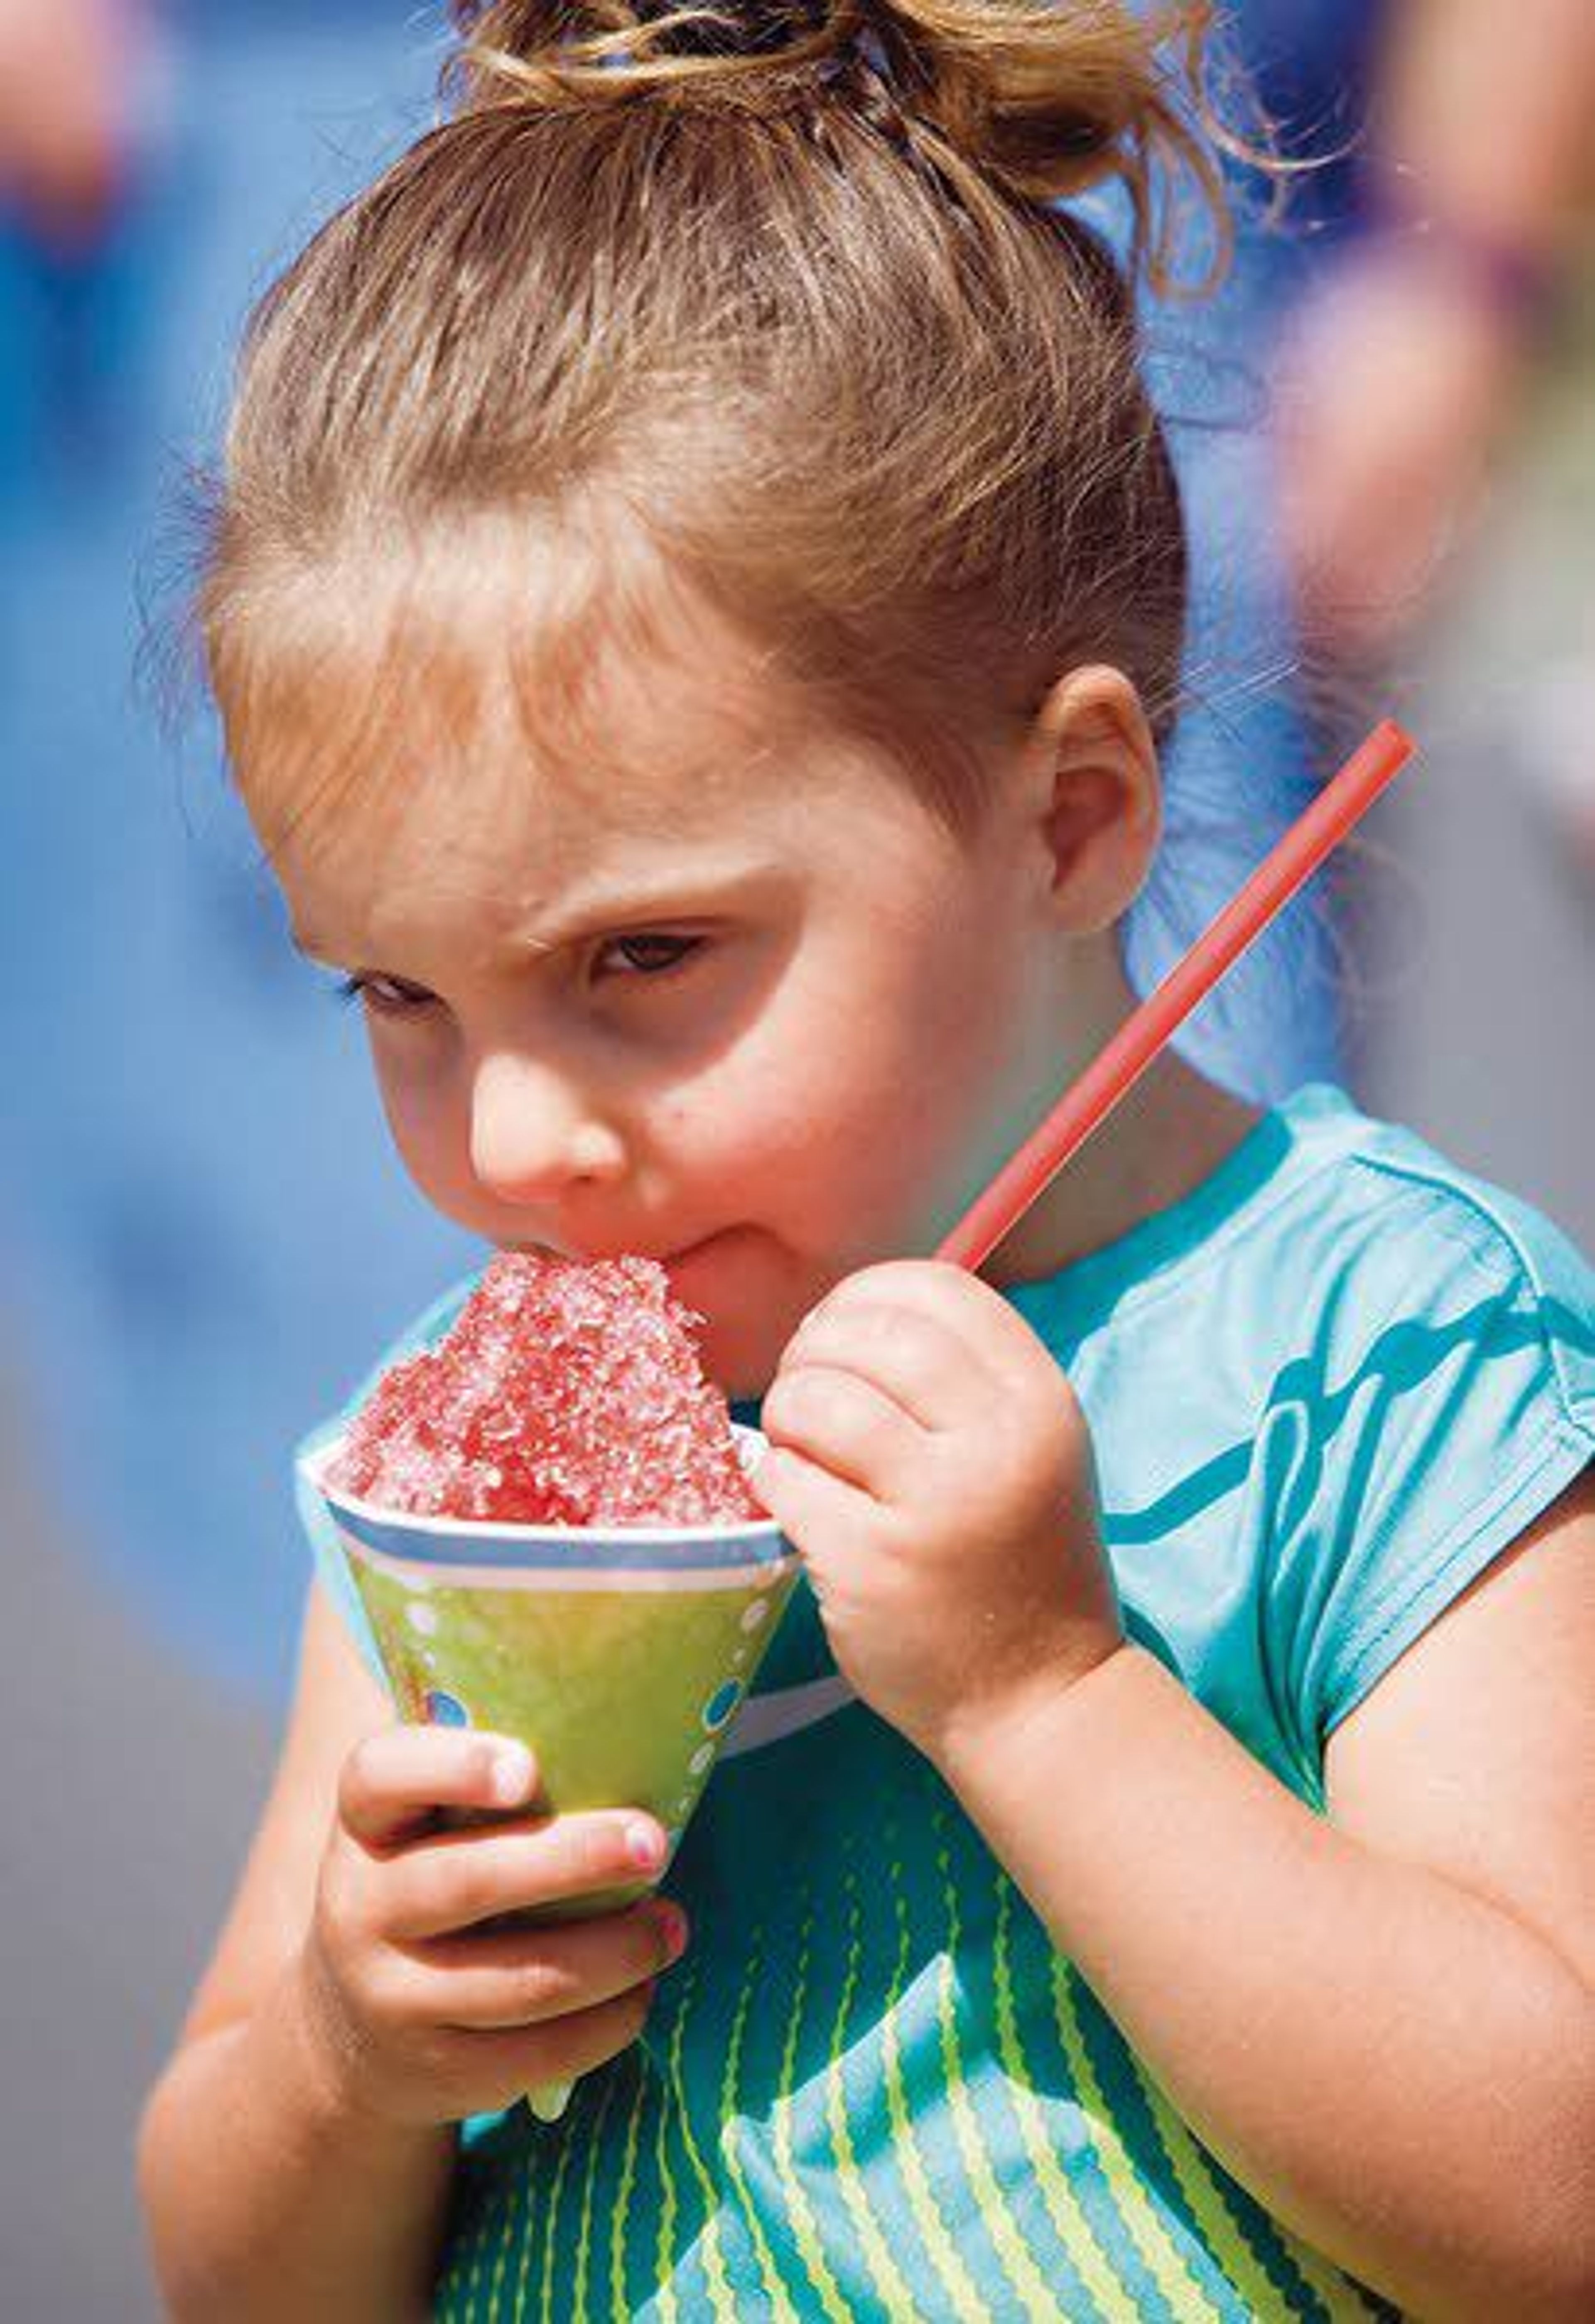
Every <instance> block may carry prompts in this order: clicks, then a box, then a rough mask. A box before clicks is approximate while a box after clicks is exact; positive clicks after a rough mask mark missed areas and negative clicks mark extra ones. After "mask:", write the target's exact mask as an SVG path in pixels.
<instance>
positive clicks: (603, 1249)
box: [502, 1227, 735, 1267]
mask: <svg viewBox="0 0 1595 2324" xmlns="http://www.w3.org/2000/svg"><path fill="white" fill-rule="evenodd" d="M734 1232H735V1229H734V1228H732V1227H721V1228H718V1229H716V1231H715V1233H713V1234H709V1235H705V1236H703V1237H702V1238H701V1239H700V1240H698V1241H697V1242H689V1243H683V1244H682V1245H681V1246H680V1248H679V1249H678V1250H663V1251H657V1252H656V1251H649V1250H641V1249H640V1248H639V1246H638V1245H637V1244H636V1243H634V1242H622V1243H607V1244H593V1245H591V1246H589V1247H587V1248H585V1249H584V1248H578V1249H573V1250H558V1249H556V1247H555V1246H554V1245H553V1244H552V1243H546V1242H512V1243H505V1244H503V1245H502V1249H503V1250H512V1251H515V1252H518V1253H520V1254H521V1255H522V1256H524V1257H525V1258H528V1259H561V1260H564V1261H566V1262H567V1263H574V1264H575V1265H576V1266H578V1267H595V1266H597V1265H598V1263H599V1261H600V1260H602V1259H653V1260H654V1261H655V1262H656V1263H657V1264H658V1265H659V1266H660V1267H680V1266H682V1265H683V1264H684V1263H685V1262H686V1261H687V1259H696V1258H698V1257H699V1256H700V1255H701V1254H702V1253H703V1252H705V1251H706V1250H710V1249H711V1248H712V1247H713V1246H715V1245H716V1244H718V1243H721V1242H724V1240H725V1239H726V1237H727V1236H728V1235H731V1234H733V1233H734Z"/></svg>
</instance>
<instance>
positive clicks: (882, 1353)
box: [761, 1302, 1001, 1431]
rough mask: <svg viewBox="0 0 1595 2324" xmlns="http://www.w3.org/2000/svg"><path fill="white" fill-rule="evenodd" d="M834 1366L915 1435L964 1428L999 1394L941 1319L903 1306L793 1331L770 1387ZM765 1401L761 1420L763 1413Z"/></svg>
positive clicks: (820, 1319) (860, 1310) (814, 1318)
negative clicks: (859, 1381)
mask: <svg viewBox="0 0 1595 2324" xmlns="http://www.w3.org/2000/svg"><path fill="white" fill-rule="evenodd" d="M811 1365H834V1366H835V1367H836V1368H837V1369H841V1370H844V1371H853V1372H856V1373H858V1374H860V1375H861V1376H862V1378H863V1379H867V1380H868V1381H870V1382H871V1384H872V1385H873V1386H874V1387H875V1388H880V1389H881V1390H883V1391H884V1392H885V1394H886V1395H888V1396H889V1397H891V1398H892V1400H893V1401H894V1402H895V1403H896V1404H898V1405H899V1406H901V1407H902V1409H903V1410H904V1411H905V1412H906V1413H907V1414H908V1416H909V1417H910V1418H911V1419H913V1420H916V1421H917V1422H918V1424H919V1425H920V1427H921V1428H925V1429H929V1430H932V1431H940V1430H944V1429H948V1428H952V1427H954V1426H955V1425H959V1424H963V1425H966V1426H967V1425H968V1423H969V1421H970V1419H971V1417H972V1416H974V1415H978V1412H979V1410H980V1409H981V1407H982V1405H983V1404H984V1403H985V1402H987V1401H988V1400H990V1401H993V1402H994V1401H995V1400H997V1399H998V1398H999V1397H1000V1395H1001V1389H1000V1385H999V1383H998V1381H997V1379H996V1378H995V1376H994V1375H993V1374H992V1373H991V1371H990V1370H989V1369H988V1368H987V1367H986V1365H985V1364H984V1363H983V1362H982V1361H981V1360H979V1359H978V1358H972V1355H971V1351H970V1350H969V1347H968V1345H967V1342H965V1340H964V1339H963V1338H962V1337H961V1336H960V1334H959V1333H956V1332H955V1331H954V1330H953V1329H952V1328H951V1327H950V1325H949V1324H948V1323H947V1321H946V1318H945V1316H944V1315H941V1314H934V1315H931V1314H924V1313H922V1312H921V1311H920V1310H918V1309H917V1308H911V1307H904V1306H901V1305H897V1306H887V1305H864V1304H862V1302H861V1303H860V1304H858V1305H853V1306H849V1307H845V1308H843V1307H836V1308H831V1309H829V1310H825V1311H820V1312H816V1314H813V1315H810V1316H809V1317H808V1318H807V1321H806V1322H805V1323H801V1324H799V1326H798V1331H797V1333H796V1334H795V1335H794V1337H793V1339H792V1340H791V1341H790V1342H789V1343H788V1347H787V1349H786V1351H785V1352H784V1353H783V1355H782V1357H781V1365H780V1370H779V1372H778V1374H777V1376H776V1381H775V1386H776V1387H779V1384H780V1381H781V1379H783V1378H785V1377H786V1375H787V1373H788V1369H797V1370H799V1371H803V1370H807V1369H808V1367H809V1366H811ZM773 1393H774V1388H771V1390H770V1392H769V1393H768V1394H767V1395H766V1397H765V1403H764V1407H763V1411H762V1412H761V1421H763V1420H764V1419H765V1418H766V1416H767V1415H768V1411H769V1405H770V1395H772V1394H773Z"/></svg>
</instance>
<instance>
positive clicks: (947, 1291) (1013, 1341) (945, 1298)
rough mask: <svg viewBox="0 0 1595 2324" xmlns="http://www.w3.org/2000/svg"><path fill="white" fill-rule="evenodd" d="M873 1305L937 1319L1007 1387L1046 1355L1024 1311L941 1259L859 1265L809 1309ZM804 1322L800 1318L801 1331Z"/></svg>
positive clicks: (818, 1312)
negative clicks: (1024, 1315)
mask: <svg viewBox="0 0 1595 2324" xmlns="http://www.w3.org/2000/svg"><path fill="white" fill-rule="evenodd" d="M863 1305H869V1306H874V1305H887V1306H891V1307H900V1308H902V1309H904V1310H906V1311H907V1312H908V1313H909V1314H918V1315H924V1316H927V1317H928V1318H930V1319H931V1320H932V1321H936V1322H939V1323H941V1324H942V1325H943V1327H944V1328H945V1329H946V1330H948V1331H951V1332H952V1333H954V1334H955V1335H956V1337H957V1339H958V1341H959V1343H960V1344H961V1345H962V1346H963V1348H964V1349H965V1351H966V1354H967V1356H968V1357H969V1358H970V1359H972V1360H974V1361H977V1362H979V1363H980V1364H982V1366H983V1367H984V1368H985V1369H987V1370H988V1371H989V1372H990V1373H991V1375H992V1376H993V1377H994V1379H996V1381H997V1382H998V1383H999V1384H1000V1385H1003V1386H1006V1387H1007V1388H1010V1390H1011V1389H1013V1388H1017V1387H1019V1386H1020V1385H1021V1384H1022V1383H1023V1382H1024V1381H1026V1380H1028V1381H1029V1382H1031V1383H1032V1385H1033V1384H1034V1380H1035V1374H1036V1362H1037V1351H1039V1352H1040V1353H1041V1354H1042V1355H1043V1356H1046V1349H1045V1348H1043V1347H1042V1344H1041V1342H1040V1341H1039V1340H1038V1339H1037V1335H1036V1333H1034V1332H1033V1331H1032V1330H1031V1329H1030V1326H1029V1325H1028V1323H1026V1321H1025V1319H1024V1317H1023V1316H1022V1315H1021V1314H1019V1311H1018V1309H1017V1308H1015V1307H1012V1306H1010V1305H1009V1303H1008V1301H1007V1300H1006V1299H1005V1298H1004V1297H1003V1296H1002V1294H1001V1293H1000V1291H999V1290H998V1289H997V1288H996V1286H994V1285H993V1284H990V1283H985V1282H982V1279H981V1277H979V1276H978V1275H972V1274H971V1273H970V1272H969V1270H968V1268H963V1267H954V1266H953V1265H952V1264H951V1262H950V1261H948V1260H945V1259H883V1260H881V1261H880V1262H879V1263H878V1264H877V1265H875V1266H873V1267H864V1268H860V1269H859V1270H858V1272H857V1273H856V1274H854V1275H850V1276H847V1277H844V1279H843V1281H842V1282H840V1283H839V1284H837V1285H836V1286H835V1288H834V1290H832V1291H828V1292H827V1293H826V1294H825V1297H824V1298H823V1299H822V1300H820V1302H819V1303H818V1305H816V1307H815V1308H814V1310H813V1311H812V1313H813V1316H814V1317H816V1318H817V1317H819V1316H822V1315H824V1314H826V1312H827V1311H828V1310H832V1309H835V1310H837V1311H839V1312H843V1313H845V1312H846V1311H847V1310H848V1309H849V1308H852V1307H853V1306H863ZM804 1328H805V1326H804V1325H801V1324H800V1325H799V1327H798V1330H799V1332H801V1331H802V1330H803V1329H804ZM1047 1360H1049V1361H1052V1360H1054V1359H1051V1358H1048V1359H1047Z"/></svg>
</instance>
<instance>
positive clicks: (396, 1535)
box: [300, 1422, 795, 1572]
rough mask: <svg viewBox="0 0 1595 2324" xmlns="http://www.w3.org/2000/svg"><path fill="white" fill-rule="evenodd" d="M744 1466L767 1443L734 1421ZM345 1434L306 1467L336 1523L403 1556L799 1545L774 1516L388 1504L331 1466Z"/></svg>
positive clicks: (570, 1560) (553, 1556) (659, 1566)
mask: <svg viewBox="0 0 1595 2324" xmlns="http://www.w3.org/2000/svg"><path fill="white" fill-rule="evenodd" d="M733 1433H734V1434H735V1436H736V1438H737V1440H738V1451H739V1452H741V1454H742V1461H743V1464H744V1466H751V1462H750V1458H749V1456H750V1453H751V1452H753V1451H755V1450H757V1449H760V1448H761V1447H762V1446H763V1444H764V1443H765V1438H764V1436H763V1434H761V1431H760V1430H758V1429H756V1428H749V1427H746V1426H744V1425H741V1424H739V1423H735V1422H733ZM343 1443H344V1439H343V1437H342V1436H341V1435H339V1436H335V1437H333V1438H332V1439H331V1440H330V1441H329V1442H327V1443H323V1444H319V1445H318V1446H316V1447H315V1448H314V1450H312V1451H310V1452H306V1453H304V1454H302V1455H301V1457H300V1474H301V1475H302V1476H303V1477H304V1479H305V1480H306V1481H307V1483H308V1484H309V1486H310V1487H311V1488H312V1489H313V1490H314V1491H315V1492H316V1493H317V1494H318V1496H319V1498H320V1499H322V1500H323V1501H324V1502H325V1503H326V1505H327V1508H328V1510H329V1511H330V1512H331V1514H332V1516H333V1517H334V1518H335V1520H336V1522H337V1526H338V1527H339V1529H340V1530H341V1531H342V1532H344V1533H346V1534H347V1535H350V1536H351V1538H352V1539H353V1540H355V1541H356V1542H358V1543H360V1544H361V1545H363V1546H364V1548H366V1549H370V1550H373V1551H375V1552H376V1554H378V1556H381V1557H388V1558H393V1559H396V1560H399V1561H401V1562H402V1563H406V1564H412V1565H413V1564H419V1565H442V1566H473V1565H474V1566H477V1567H483V1566H494V1565H502V1566H512V1567H516V1568H519V1569H520V1570H521V1571H522V1572H525V1571H529V1570H540V1569H547V1570H549V1571H551V1572H552V1571H558V1569H560V1568H562V1567H563V1568H565V1569H566V1570H567V1571H568V1570H569V1569H570V1568H572V1567H573V1566H589V1565H602V1566H604V1567H605V1568H606V1569H608V1570H612V1571H618V1572H626V1571H643V1570H652V1571H655V1572H660V1571H663V1572H670V1571H686V1572H702V1571H713V1570H715V1569H716V1568H719V1567H723V1566H727V1567H738V1566H740V1567H747V1566H750V1565H763V1564H771V1565H773V1564H778V1563H785V1562H786V1561H787V1560H788V1559H789V1558H791V1557H792V1556H793V1555H794V1554H795V1553H794V1551H793V1548H792V1545H791V1544H790V1543H789V1542H788V1539H787V1537H786V1535H784V1534H783V1533H782V1531H781V1529H780V1526H779V1525H778V1524H777V1523H776V1521H775V1519H774V1518H773V1517H760V1518H754V1519H749V1518H746V1517H732V1518H724V1519H722V1520H721V1521H720V1522H719V1523H717V1524H706V1525H697V1526H614V1525H610V1526H551V1525H550V1526H535V1525H503V1524H499V1523H496V1522H495V1521H494V1520H493V1518H491V1517H434V1516H422V1515H419V1514H412V1513H411V1512H410V1511H407V1510H403V1509H390V1508H383V1507H382V1506H381V1505H380V1504H379V1503H377V1502H374V1501H369V1500H364V1499H361V1498H360V1497H359V1496H358V1495H357V1494H354V1493H343V1492H340V1491H339V1490H338V1489H337V1487H336V1486H333V1485H328V1484H327V1482H326V1481H325V1472H326V1471H327V1469H328V1468H329V1467H330V1466H331V1465H332V1463H333V1462H334V1461H335V1460H336V1459H337V1454H338V1452H340V1451H341V1450H342V1447H343Z"/></svg>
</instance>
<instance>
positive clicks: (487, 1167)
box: [471, 1055, 626, 1203]
mask: <svg viewBox="0 0 1595 2324" xmlns="http://www.w3.org/2000/svg"><path fill="white" fill-rule="evenodd" d="M471 1167H472V1169H473V1171H474V1172H475V1176H476V1178H477V1180H478V1181H479V1183H480V1184H481V1185H483V1186H484V1187H485V1188H487V1190H488V1191H489V1192H490V1193H492V1194H497V1195H499V1196H500V1197H501V1198H502V1200H503V1201H505V1202H510V1203H535V1202H549V1201H551V1200H553V1199H555V1198H557V1197H558V1196H560V1195H562V1194H566V1193H567V1192H568V1191H569V1190H570V1189H571V1188H572V1187H573V1186H577V1185H587V1184H591V1185H608V1184H612V1183H613V1181H614V1180H615V1179H616V1178H618V1177H620V1176H622V1175H623V1173H624V1170H625V1167H626V1151H625V1147H624V1145H623V1143H622V1139H621V1138H620V1137H619V1135H618V1133H617V1132H616V1131H615V1130H614V1129H613V1127H612V1126H611V1125H610V1124H609V1123H608V1122H606V1121H604V1120H602V1119H601V1117H600V1116H599V1114H598V1112H597V1111H596V1110H595V1108H594V1107H593V1106H592V1105H591V1104H590V1103H589V1102H587V1100H586V1098H585V1095H584V1093H582V1092H581V1090H580V1089H578V1088H577V1087H576V1085H575V1084H573V1083H572V1081H571V1080H570V1079H569V1077H568V1076H567V1075H566V1074H561V1073H559V1072H558V1071H557V1070H556V1069H555V1068H553V1067H552V1066H550V1065H547V1064H545V1063H543V1062H542V1061H541V1060H539V1059H536V1058H529V1057H523V1056H503V1055H498V1056H490V1057H484V1059H483V1061H482V1063H481V1064H480V1065H478V1067H477V1069H476V1077H475V1084H474V1086H473V1088H472V1092H471Z"/></svg>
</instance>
